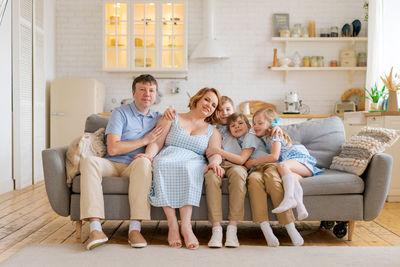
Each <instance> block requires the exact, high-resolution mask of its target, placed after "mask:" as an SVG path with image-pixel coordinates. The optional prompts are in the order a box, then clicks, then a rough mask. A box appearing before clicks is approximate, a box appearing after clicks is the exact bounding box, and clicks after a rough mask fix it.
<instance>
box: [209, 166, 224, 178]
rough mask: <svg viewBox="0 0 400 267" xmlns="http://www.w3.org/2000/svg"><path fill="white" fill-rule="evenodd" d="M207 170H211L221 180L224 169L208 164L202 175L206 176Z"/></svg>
mask: <svg viewBox="0 0 400 267" xmlns="http://www.w3.org/2000/svg"><path fill="white" fill-rule="evenodd" d="M209 170H213V172H214V173H215V174H216V175H218V176H219V177H221V178H222V177H223V176H224V169H222V167H221V166H220V165H219V164H217V163H210V164H208V165H207V168H206V170H205V172H204V174H206V173H207V172H208V171H209Z"/></svg>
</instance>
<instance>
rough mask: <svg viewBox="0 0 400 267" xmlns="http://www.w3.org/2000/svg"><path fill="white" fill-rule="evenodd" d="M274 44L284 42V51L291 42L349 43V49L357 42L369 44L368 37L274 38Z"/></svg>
mask: <svg viewBox="0 0 400 267" xmlns="http://www.w3.org/2000/svg"><path fill="white" fill-rule="evenodd" d="M272 41H274V42H282V43H283V44H284V47H283V51H284V52H286V48H287V45H288V43H289V42H349V47H350V48H351V47H353V45H354V43H355V42H367V41H368V37H299V38H294V37H272Z"/></svg>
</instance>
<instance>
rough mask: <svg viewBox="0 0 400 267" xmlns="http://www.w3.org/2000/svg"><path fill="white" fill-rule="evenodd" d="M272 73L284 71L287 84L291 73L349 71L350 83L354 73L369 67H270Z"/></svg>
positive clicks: (284, 79)
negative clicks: (288, 74) (288, 75)
mask: <svg viewBox="0 0 400 267" xmlns="http://www.w3.org/2000/svg"><path fill="white" fill-rule="evenodd" d="M268 68H269V69H270V70H272V71H283V72H284V76H283V81H284V82H286V79H287V73H288V72H289V71H348V72H349V82H350V83H351V81H352V79H353V73H354V71H367V67H268Z"/></svg>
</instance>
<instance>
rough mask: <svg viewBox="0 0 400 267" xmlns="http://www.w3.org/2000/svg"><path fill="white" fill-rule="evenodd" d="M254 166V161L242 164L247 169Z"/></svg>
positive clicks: (250, 160)
mask: <svg viewBox="0 0 400 267" xmlns="http://www.w3.org/2000/svg"><path fill="white" fill-rule="evenodd" d="M255 165H256V163H255V160H254V159H249V160H248V161H246V163H245V164H244V166H245V167H246V168H247V169H249V170H250V169H251V168H252V167H254V166H255Z"/></svg>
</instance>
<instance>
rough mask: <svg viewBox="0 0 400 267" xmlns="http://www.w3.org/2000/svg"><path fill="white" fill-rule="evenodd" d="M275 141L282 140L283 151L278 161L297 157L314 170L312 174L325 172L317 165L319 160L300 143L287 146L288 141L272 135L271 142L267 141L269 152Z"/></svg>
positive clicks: (296, 158)
mask: <svg viewBox="0 0 400 267" xmlns="http://www.w3.org/2000/svg"><path fill="white" fill-rule="evenodd" d="M263 140H264V138H263ZM264 141H265V140H264ZM274 141H278V142H281V153H280V155H279V159H278V162H282V161H285V160H289V159H295V160H297V161H298V162H300V163H303V164H304V165H305V166H306V167H307V168H308V169H309V170H310V171H311V172H312V175H317V174H319V173H322V172H323V171H322V170H321V169H318V168H317V167H316V166H315V165H316V164H317V160H316V159H315V158H314V157H313V156H311V155H310V153H309V152H308V150H307V148H306V147H305V146H303V145H300V144H299V145H291V146H287V142H286V141H285V140H283V139H274V138H272V137H270V138H269V142H266V147H267V152H268V153H271V144H272V142H274Z"/></svg>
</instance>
